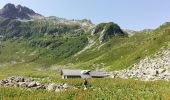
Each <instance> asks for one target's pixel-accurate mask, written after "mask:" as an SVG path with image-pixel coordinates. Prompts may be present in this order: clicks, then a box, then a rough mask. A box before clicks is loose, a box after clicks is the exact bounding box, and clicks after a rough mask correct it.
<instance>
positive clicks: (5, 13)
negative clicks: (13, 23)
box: [0, 3, 43, 20]
mask: <svg viewBox="0 0 170 100" xmlns="http://www.w3.org/2000/svg"><path fill="white" fill-rule="evenodd" d="M0 16H2V17H5V18H12V19H21V20H30V19H34V18H42V17H43V16H42V15H40V14H38V13H35V12H34V11H33V10H31V9H29V8H27V7H23V6H21V5H17V6H15V5H14V4H11V3H8V4H6V5H5V6H4V7H3V8H2V9H0Z"/></svg>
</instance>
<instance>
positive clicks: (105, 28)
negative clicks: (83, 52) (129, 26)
mask: <svg viewBox="0 0 170 100" xmlns="http://www.w3.org/2000/svg"><path fill="white" fill-rule="evenodd" d="M97 34H99V35H100V36H99V41H100V43H103V42H105V41H107V40H109V39H110V38H111V37H113V36H125V35H127V34H126V33H125V32H123V30H122V29H121V28H120V27H119V26H118V25H117V24H115V23H113V22H109V23H101V24H99V25H97V26H96V27H95V28H94V29H93V31H92V34H91V35H97Z"/></svg>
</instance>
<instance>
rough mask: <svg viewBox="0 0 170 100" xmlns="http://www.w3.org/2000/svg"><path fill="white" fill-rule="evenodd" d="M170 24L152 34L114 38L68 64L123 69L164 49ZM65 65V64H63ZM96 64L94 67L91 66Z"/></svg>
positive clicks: (169, 33) (78, 66)
mask: <svg viewBox="0 0 170 100" xmlns="http://www.w3.org/2000/svg"><path fill="white" fill-rule="evenodd" d="M169 27H170V24H169V23H168V24H166V25H163V26H161V27H160V28H159V29H156V30H154V31H152V32H146V33H145V32H143V33H140V34H136V35H134V36H132V37H115V38H112V40H111V41H109V42H107V43H105V44H104V45H102V46H94V47H93V48H92V49H89V50H87V51H86V52H84V53H82V54H80V55H78V56H76V57H72V58H71V59H69V60H68V62H72V63H74V64H75V65H74V66H73V67H76V68H90V69H95V68H96V67H99V68H103V67H104V68H105V70H108V71H109V70H115V69H116V70H120V69H125V68H128V67H129V66H131V65H132V64H134V63H135V62H138V61H139V60H140V59H143V58H144V57H146V56H150V55H152V54H154V53H155V52H157V51H159V50H160V48H162V47H166V46H167V43H168V42H169V41H170V30H169V29H168V28H169ZM63 63H65V62H63ZM94 64H96V66H95V67H93V65H94Z"/></svg>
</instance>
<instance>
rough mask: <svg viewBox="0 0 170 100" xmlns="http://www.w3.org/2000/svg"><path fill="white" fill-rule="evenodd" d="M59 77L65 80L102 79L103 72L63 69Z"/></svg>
mask: <svg viewBox="0 0 170 100" xmlns="http://www.w3.org/2000/svg"><path fill="white" fill-rule="evenodd" d="M61 77H62V78H63V79H67V78H104V77H105V74H104V73H103V72H98V71H94V70H79V69H63V70H61Z"/></svg>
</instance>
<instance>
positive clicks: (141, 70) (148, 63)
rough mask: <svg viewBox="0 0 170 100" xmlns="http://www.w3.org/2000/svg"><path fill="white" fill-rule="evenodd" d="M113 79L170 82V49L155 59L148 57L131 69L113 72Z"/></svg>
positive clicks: (158, 54) (156, 55)
mask: <svg viewBox="0 0 170 100" xmlns="http://www.w3.org/2000/svg"><path fill="white" fill-rule="evenodd" d="M111 77H112V78H135V79H140V80H145V81H154V80H167V81H170V48H169V49H166V50H162V52H158V53H157V54H155V55H154V56H153V57H146V58H145V59H143V60H141V61H140V62H139V63H136V64H134V65H133V66H132V68H131V69H126V70H120V71H113V72H112V74H111Z"/></svg>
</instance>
